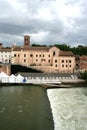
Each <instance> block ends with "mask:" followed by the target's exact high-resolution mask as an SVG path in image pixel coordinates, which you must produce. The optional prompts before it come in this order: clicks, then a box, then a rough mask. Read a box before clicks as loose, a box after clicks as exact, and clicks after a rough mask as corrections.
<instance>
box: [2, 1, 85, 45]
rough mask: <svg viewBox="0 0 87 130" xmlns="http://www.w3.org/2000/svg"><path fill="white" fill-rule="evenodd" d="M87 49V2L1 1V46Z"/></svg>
mask: <svg viewBox="0 0 87 130" xmlns="http://www.w3.org/2000/svg"><path fill="white" fill-rule="evenodd" d="M24 35H30V37H31V44H33V43H35V44H41V45H42V44H46V45H53V44H57V43H60V44H62V43H66V44H68V45H70V46H77V45H87V0H0V43H3V46H11V45H12V44H13V43H14V41H15V42H16V44H17V45H23V37H24Z"/></svg>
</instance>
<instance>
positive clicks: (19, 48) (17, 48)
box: [13, 46, 22, 51]
mask: <svg viewBox="0 0 87 130" xmlns="http://www.w3.org/2000/svg"><path fill="white" fill-rule="evenodd" d="M21 49H22V47H21V46H15V47H14V48H13V51H21Z"/></svg>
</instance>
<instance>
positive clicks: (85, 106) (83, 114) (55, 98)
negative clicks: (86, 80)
mask: <svg viewBox="0 0 87 130" xmlns="http://www.w3.org/2000/svg"><path fill="white" fill-rule="evenodd" d="M47 94H48V97H49V100H50V105H51V108H52V113H53V119H54V127H55V130H87V88H68V89H67V88H62V89H48V90H47ZM85 94H86V95H85Z"/></svg>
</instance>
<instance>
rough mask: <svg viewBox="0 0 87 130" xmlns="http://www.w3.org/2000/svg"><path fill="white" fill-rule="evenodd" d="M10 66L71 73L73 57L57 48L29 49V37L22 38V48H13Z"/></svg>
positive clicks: (73, 63) (73, 66) (73, 62)
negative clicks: (16, 65)
mask: <svg viewBox="0 0 87 130" xmlns="http://www.w3.org/2000/svg"><path fill="white" fill-rule="evenodd" d="M11 55H12V61H11V62H12V64H20V65H23V66H27V67H32V68H35V69H38V70H42V71H43V72H49V73H51V72H52V73H54V72H55V73H56V72H63V73H65V72H73V71H74V68H75V57H74V55H73V53H72V52H67V51H61V50H60V49H58V48H57V47H55V46H54V47H31V46H30V36H24V46H21V47H20V46H13V48H12V52H11Z"/></svg>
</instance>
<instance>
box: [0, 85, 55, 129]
mask: <svg viewBox="0 0 87 130" xmlns="http://www.w3.org/2000/svg"><path fill="white" fill-rule="evenodd" d="M53 129H54V124H53V118H52V113H51V109H50V103H49V100H48V97H47V92H46V90H45V89H44V88H41V87H39V86H16V87H15V86H12V87H11V86H10V87H7V86H6V87H5V86H3V87H0V130H53Z"/></svg>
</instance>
